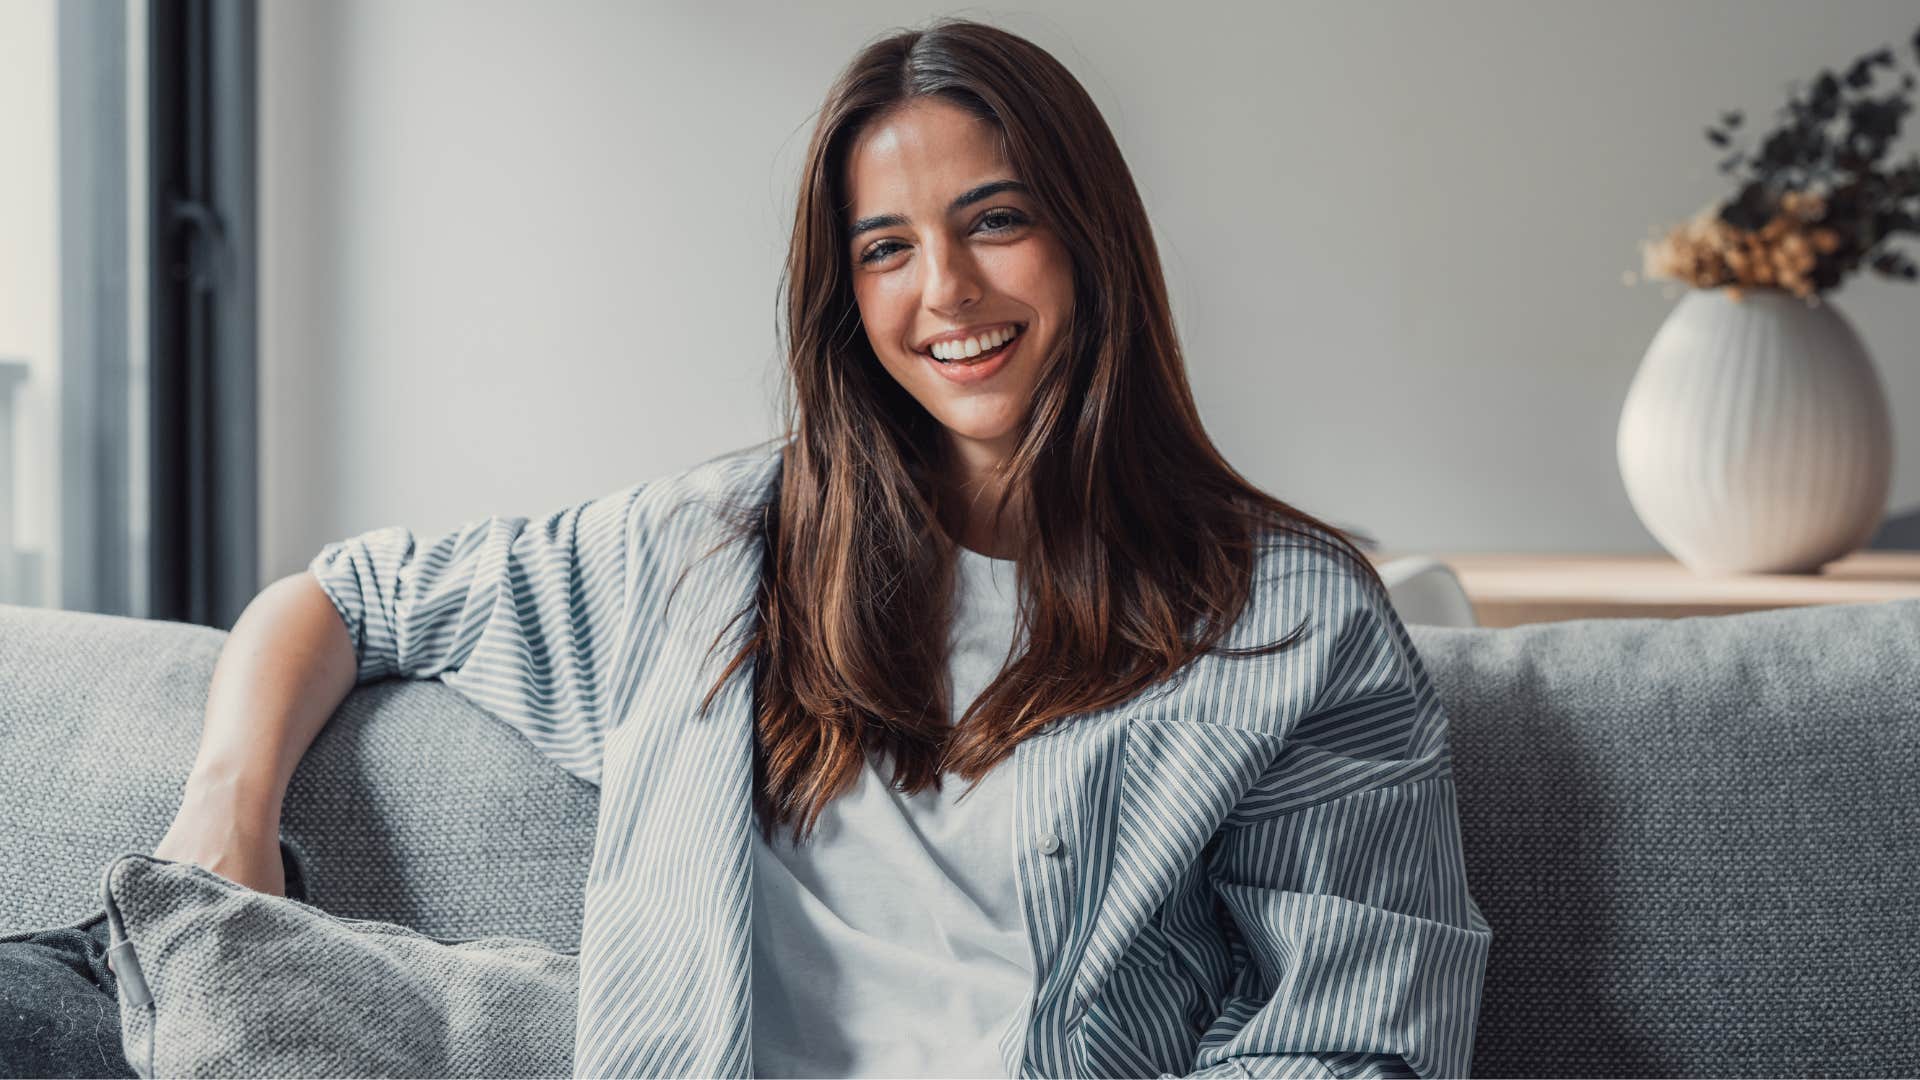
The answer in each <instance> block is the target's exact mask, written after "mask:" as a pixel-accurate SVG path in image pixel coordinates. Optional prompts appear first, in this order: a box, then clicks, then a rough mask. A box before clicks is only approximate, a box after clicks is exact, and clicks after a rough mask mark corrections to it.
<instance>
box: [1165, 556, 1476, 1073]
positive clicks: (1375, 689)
mask: <svg viewBox="0 0 1920 1080" xmlns="http://www.w3.org/2000/svg"><path fill="white" fill-rule="evenodd" d="M1334 595H1335V599H1334V601H1333V603H1332V604H1331V605H1330V607H1329V609H1328V610H1329V611H1331V612H1332V615H1331V617H1330V619H1329V621H1328V625H1330V626H1331V627H1332V628H1333V630H1334V634H1335V637H1334V638H1333V639H1332V641H1331V644H1330V648H1329V650H1328V652H1327V657H1328V659H1327V663H1326V664H1325V666H1324V668H1323V669H1322V670H1321V672H1320V675H1321V678H1320V679H1319V681H1318V685H1317V687H1316V689H1315V691H1314V693H1315V698H1314V702H1313V704H1312V706H1311V711H1310V712H1308V713H1306V714H1305V715H1303V716H1302V718H1301V720H1300V721H1299V723H1298V725H1297V726H1296V727H1295V729H1294V730H1293V731H1292V732H1291V733H1290V735H1289V737H1288V738H1287V739H1285V740H1284V741H1281V742H1280V743H1279V744H1278V746H1277V749H1276V752H1275V758H1274V760H1273V761H1272V763H1271V765H1270V766H1269V767H1268V768H1267V769H1266V771H1265V772H1264V773H1263V774H1262V775H1261V776H1260V778H1259V779H1258V780H1257V781H1256V782H1255V784H1254V785H1253V787H1252V788H1251V789H1250V790H1249V791H1248V792H1247V794H1246V796H1245V797H1244V798H1243V799H1242V800H1241V802H1240V803H1239V805H1237V806H1236V808H1235V809H1234V811H1233V813H1232V814H1230V815H1229V817H1228V819H1227V820H1226V822H1225V823H1224V824H1223V825H1222V827H1221V829H1220V831H1219V833H1218V834H1217V835H1216V837H1215V838H1214V843H1213V844H1212V845H1211V846H1210V848H1209V852H1210V854H1209V857H1208V858H1209V862H1208V872H1209V876H1210V878H1211V880H1212V882H1213V886H1214V890H1215V893H1216V895H1217V896H1218V898H1219V901H1220V905H1219V906H1220V908H1221V909H1223V910H1224V911H1225V912H1226V913H1227V914H1228V916H1229V917H1230V922H1231V925H1230V926H1228V927H1224V928H1223V929H1225V930H1226V931H1227V932H1228V936H1229V939H1230V941H1231V942H1232V946H1233V951H1234V954H1235V957H1236V961H1237V968H1236V970H1235V975H1234V979H1233V983H1232V985H1231V988H1230V990H1229V993H1228V995H1227V998H1226V1007H1225V1008H1224V1010H1223V1011H1222V1013H1221V1015H1220V1016H1219V1017H1218V1018H1217V1019H1216V1020H1215V1021H1214V1022H1213V1024H1212V1025H1211V1026H1210V1027H1209V1029H1208V1030H1207V1031H1206V1032H1205V1034H1204V1035H1203V1036H1202V1038H1201V1040H1200V1051H1199V1054H1198V1057H1197V1060H1196V1062H1195V1066H1194V1070H1193V1071H1191V1072H1190V1073H1189V1074H1188V1075H1191V1076H1335V1077H1355V1076H1418V1077H1456V1076H1467V1075H1469V1070H1470V1068H1471V1065H1472V1060H1473V1040H1474V1031H1475V1026H1476V1023H1477V1020H1478V1016H1479V1008H1480V994H1481V983H1482V978H1483V976H1484V974H1485V971H1486V965H1487V955H1488V949H1489V946H1490V945H1491V942H1492V939H1493V933H1492V930H1491V928H1490V927H1489V926H1488V924H1487V922H1486V920H1485V919H1484V918H1483V917H1482V915H1481V912H1480V910H1479V907H1478V906H1477V905H1476V904H1475V903H1474V901H1473V898H1472V896H1471V894H1470V893H1469V891H1468V886H1467V879H1466V871H1465V863H1464V858H1463V854H1462V850H1461V843H1460V827H1459V816H1458V812H1457V809H1456V805H1455V797H1454V795H1455V792H1454V781H1453V774H1452V767H1451V758H1450V755H1449V751H1448V746H1447V721H1446V714H1445V712H1444V710H1443V709H1442V707H1441V705H1440V702H1439V700H1438V698H1437V697H1436V695H1435V693H1434V690H1433V686H1432V684H1431V681H1430V680H1429V679H1428V676H1427V673H1426V671H1425V668H1424V667H1423V665H1422V664H1421V661H1420V658H1419V655H1418V654H1417V653H1416V652H1415V650H1414V648H1413V643H1412V641H1411V639H1410V638H1409V637H1408V635H1407V632H1406V628H1405V627H1404V626H1403V625H1402V624H1401V621H1400V619H1399V617H1398V615H1397V614H1396V613H1395V612H1394V610H1393V608H1392V606H1391V604H1390V602H1389V601H1388V599H1387V596H1386V594H1385V592H1384V591H1383V590H1381V589H1380V588H1379V587H1378V585H1377V583H1375V582H1372V581H1371V580H1369V579H1365V578H1363V577H1361V576H1359V575H1358V574H1348V573H1342V574H1341V575H1340V577H1339V587H1338V588H1337V589H1336V590H1335V591H1334Z"/></svg>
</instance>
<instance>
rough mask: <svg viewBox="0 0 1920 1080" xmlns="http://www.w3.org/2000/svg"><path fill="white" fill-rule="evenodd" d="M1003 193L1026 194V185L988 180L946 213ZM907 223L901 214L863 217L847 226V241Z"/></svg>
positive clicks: (958, 200) (961, 197) (948, 205)
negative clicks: (876, 230) (877, 230)
mask: <svg viewBox="0 0 1920 1080" xmlns="http://www.w3.org/2000/svg"><path fill="white" fill-rule="evenodd" d="M1003 191H1019V192H1026V191H1027V185H1025V184H1023V183H1021V182H1020V181H1018V180H989V181H987V182H986V183H984V184H981V185H980V186H979V187H975V188H969V189H967V190H966V191H963V192H961V193H960V196H959V197H958V198H956V199H954V200H953V201H952V202H951V203H948V204H947V213H949V214H951V213H953V212H954V211H955V210H960V209H963V208H965V207H968V206H972V205H973V204H974V203H977V202H979V201H980V200H982V199H991V198H992V197H994V196H995V195H998V194H1000V193H1001V192H1003ZM1029 194H1030V193H1029ZM907 223H908V222H907V219H906V217H905V216H904V215H901V214H878V215H875V216H874V217H863V218H861V219H859V220H858V221H855V222H854V223H853V224H852V225H849V226H847V239H848V240H857V239H859V238H860V234H861V233H864V232H871V231H873V230H874V229H890V228H892V227H893V226H895V225H905V224H907Z"/></svg>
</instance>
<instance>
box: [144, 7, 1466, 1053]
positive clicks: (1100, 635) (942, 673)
mask: <svg viewBox="0 0 1920 1080" xmlns="http://www.w3.org/2000/svg"><path fill="white" fill-rule="evenodd" d="M783 286H784V289H785V303H786V326H785V329H786V332H787V339H788V340H787V341H786V343H785V344H786V353H787V357H788V363H789V374H790V376H791V380H792V382H791V391H792V393H791V397H790V398H789V412H788V416H787V425H786V426H787V435H786V436H785V437H784V438H782V439H778V440H775V441H774V445H773V446H772V447H771V448H768V447H758V448H754V449H751V450H748V451H746V452H743V453H739V454H734V455H729V456H726V457H723V458H719V459H715V460H713V461H709V462H706V463H703V464H701V465H699V466H696V467H694V468H693V469H690V470H687V471H685V472H682V473H679V474H676V475H673V476H669V477H663V478H660V479H658V480H652V481H648V482H645V483H641V484H636V485H634V486H632V487H630V488H627V489H625V490H623V491H620V492H616V493H613V494H611V495H608V496H605V497H602V498H599V499H595V500H592V501H590V502H588V503H584V504H581V505H579V506H576V507H570V508H568V509H566V510H562V511H560V512H558V513H555V514H553V515H551V516H549V517H547V518H545V519H544V520H543V521H541V522H539V523H538V524H537V525H533V524H530V523H529V522H528V521H526V520H525V519H523V518H497V517H494V518H487V519H484V520H482V521H477V522H473V523H471V524H469V525H467V526H463V527H462V528H460V529H456V530H454V531H452V532H450V533H448V534H446V535H443V536H440V537H437V538H431V539H426V540H422V541H419V542H416V539H415V537H414V536H413V535H412V534H411V533H410V532H408V531H407V530H405V529H402V528H398V527H393V528H388V529H381V530H375V531H374V532H371V533H368V534H365V535H364V536H361V537H357V538H354V539H352V540H348V541H343V542H340V543H334V544H329V545H327V547H326V548H325V549H323V550H322V552H321V553H320V554H319V555H318V556H317V557H316V558H315V559H314V561H313V563H312V565H311V566H310V568H309V571H310V572H309V573H308V574H301V575H295V576H294V577H292V578H289V579H286V580H285V581H283V582H279V583H276V584H275V585H274V586H272V587H270V588H269V589H268V590H267V591H266V592H264V593H263V594H262V596H261V597H260V598H259V599H256V600H255V602H254V604H253V605H251V606H250V607H249V609H248V613H247V614H246V615H244V616H243V617H242V619H241V620H240V622H239V624H237V625H236V626H235V628H234V632H233V635H232V637H231V638H230V640H229V643H228V645H227V646H226V647H225V650H224V651H223V653H222V656H221V660H220V663H219V666H218V667H217V669H216V672H215V676H214V684H213V687H212V691H211V693H210V696H209V706H208V721H207V728H206V732H205V735H204V736H203V743H202V749H201V754H200V758H199V761H198V763H197V764H196V767H195V770H194V778H193V780H192V781H190V783H189V785H188V795H187V798H186V800H185V802H184V804H183V806H182V808H181V811H180V814H179V816H178V818H177V819H176V821H175V822H174V825H173V828H172V830H171V831H170V832H169V833H168V834H167V836H166V838H165V839H164V840H163V842H162V843H161V845H160V847H159V848H158V849H157V854H159V855H162V856H165V857H170V858H177V859H183V860H188V861H194V862H198V863H201V864H202V865H205V866H207V867H209V868H210V869H213V870H215V871H216V872H218V873H222V874H225V875H226V876H228V877H231V878H233V879H234V880H236V881H240V882H241V883H243V884H248V885H251V886H252V887H254V888H258V889H263V890H268V891H278V890H279V888H280V886H281V885H282V883H283V882H282V878H281V877H280V874H281V864H280V861H279V854H278V845H277V835H278V833H277V822H278V820H279V807H280V800H281V798H282V797H283V796H284V793H285V790H286V784H287V780H288V778H289V777H290V776H291V773H292V770H293V766H294V763H295V762H297V760H298V758H299V756H300V755H301V754H302V753H304V751H305V749H306V747H307V745H308V744H309V743H310V742H311V740H312V738H313V736H314V734H315V733H316V732H317V731H318V730H319V728H320V726H321V725H322V724H324V723H325V720H326V718H327V716H328V715H330V714H331V712H332V711H333V708H334V707H335V706H337V705H338V703H339V702H340V700H341V699H342V698H343V697H344V696H345V695H346V693H347V692H348V691H349V690H351V689H352V687H353V686H354V685H356V684H357V683H365V682H369V681H372V680H374V679H378V678H383V677H389V676H402V677H410V678H431V677H438V678H441V679H443V681H445V682H447V683H448V684H449V685H451V686H453V687H455V688H456V689H459V690H461V691H462V692H463V693H464V694H466V695H468V696H469V697H471V698H472V699H474V700H475V701H476V702H478V703H479V704H481V705H483V706H485V707H486V708H487V709H489V710H490V711H492V712H493V713H494V714H496V715H497V716H499V717H501V718H502V719H504V720H505V721H507V722H508V723H510V724H512V725H514V726H515V727H516V728H518V729H519V730H520V731H521V732H522V733H523V734H524V735H526V737H527V738H528V739H529V740H531V741H532V742H533V743H534V745H535V746H536V747H538V748H539V749H540V750H541V751H542V752H543V753H545V754H546V755H547V756H548V757H549V758H550V759H551V760H553V761H554V762H556V763H557V764H559V765H561V766H562V767H564V768H566V769H568V770H569V771H571V772H573V773H574V774H575V775H578V776H581V777H583V778H585V779H587V780H589V781H591V782H593V783H595V784H598V785H600V786H601V792H602V794H601V808H600V824H599V829H600V831H599V833H598V835H597V837H596V847H595V852H594V857H593V863H592V868H591V871H590V874H589V878H588V884H587V896H586V908H585V923H584V929H583V933H582V941H581V957H582V984H581V993H580V1015H579V1021H578V1027H577V1030H576V1033H575V1036H576V1044H575V1069H576V1071H577V1072H578V1073H580V1074H582V1075H603V1076H614V1075H618V1076H627V1075H749V1074H750V1073H758V1074H760V1075H775V1076H810V1075H841V1076H846V1075H892V1076H907V1075H959V1076H980V1075H1102V1076H1165V1075H1209V1076H1245V1075H1256V1076H1269V1075H1272V1076H1278V1075H1297V1076H1411V1075H1418V1076H1441V1075H1446V1076H1460V1075H1466V1073H1467V1070H1468V1066H1469V1064H1470V1061H1471V1054H1472V1043H1473V1032H1474V1028H1475V1023H1476V1019H1477V1012H1478V1003H1479V993H1480V984H1481V977H1482V973H1483V971H1484V967H1485V963H1486V956H1487V948H1488V944H1489V941H1490V939H1491V934H1490V931H1489V929H1488V927H1487V924H1486V923H1485V921H1484V920H1483V919H1482V918H1481V915H1480V912H1479V910H1478V908H1477V907H1476V906H1475V905H1474V902H1473V900H1472V898H1471V896H1470V895H1469V893H1468V891H1467V886H1466V881H1465V877H1464V872H1463V866H1462V859H1461V852H1460V847H1459V838H1458V824H1457V819H1456V816H1455V811H1454V805H1453V781H1452V775H1451V770H1450V763H1449V758H1448V752H1447V746H1446V719H1445V714H1444V712H1443V710H1442V708H1441V706H1440V703H1439V701H1438V700H1437V698H1436V696H1435V694H1434V690H1433V688H1432V685H1431V683H1430V681H1429V680H1428V678H1427V675H1426V672H1425V670H1424V668H1423V667H1422V665H1421V662H1420V658H1419V656H1418V655H1417V653H1415V651H1414V649H1413V646H1412V643H1411V641H1410V640H1409V638H1408V636H1407V634H1406V631H1405V629H1404V627H1403V626H1402V625H1401V623H1400V621H1399V620H1398V619H1397V618H1396V617H1395V615H1394V613H1393V610H1392V608H1391V607H1390V606H1389V604H1388V601H1387V598H1386V594H1385V590H1384V588H1383V587H1382V586H1381V584H1380V581H1379V579H1378V577H1377V576H1376V575H1375V574H1374V573H1373V571H1372V568H1371V566H1370V564H1369V563H1368V562H1367V560H1366V558H1365V557H1364V555H1362V554H1361V553H1360V552H1359V551H1358V550H1357V549H1356V548H1354V546H1353V545H1352V543H1351V541H1350V540H1349V539H1348V538H1347V537H1345V536H1344V535H1342V534H1341V532H1340V531H1339V530H1338V529H1335V528H1333V527H1332V526H1330V525H1327V524H1326V523H1324V522H1322V521H1320V520H1318V519H1316V518H1313V517H1311V516H1309V515H1307V514H1305V513H1303V512H1301V511H1299V510H1297V509H1295V508H1293V507H1291V506H1288V505H1287V504H1285V503H1283V502H1281V501H1279V500H1277V499H1274V498H1272V497H1271V496H1268V495H1266V494H1264V493H1262V492H1260V491H1259V490H1257V489H1256V488H1254V487H1253V486H1252V485H1251V484H1250V483H1248V482H1247V481H1245V480H1244V479H1243V478H1241V477H1240V476H1239V474H1238V473H1236V472H1235V471H1234V470H1233V469H1232V468H1231V467H1229V466H1228V465H1227V464H1226V462H1225V461H1223V460H1222V459H1221V457H1220V455H1219V454H1218V452H1217V451H1216V450H1215V449H1214V447H1213V446H1212V444H1211V442H1210V440H1209V439H1208V438H1207V436H1206V434H1205V432H1204V431H1203V429H1202V426H1201V423H1200V420H1199V416H1198V413H1197V410H1196V409H1195V406H1194V403H1193V400H1192V396H1191V393H1190V392H1189V389H1188V386H1187V381H1186V376H1185V372H1184V369H1183V363H1182V360H1181V354H1180V348H1179V344H1178V341H1177V340H1176V337H1175V334H1174V329H1173V325H1172V319H1171V315H1170V312H1169V306H1168V302H1167V296H1166V289H1165V286H1164V283H1163V281H1162V277H1161V273H1160V266H1159V260H1158V256H1157V254H1156V252H1155V249H1154V245H1153V241H1152V235H1151V230H1150V227H1149V224H1148V221H1147V218H1146V215H1145V213H1144V210H1143V208H1142V206H1141V203H1140V200H1139V197H1138V195H1137V193H1136V191H1135V189H1134V186H1133V183H1132V181H1131V179H1130V175H1129V172H1128V170H1127V167H1126V164H1125V162H1124V161H1123V159H1122V157H1121V155H1120V152H1119V149H1118V147H1117V146H1116V144H1115V142H1114V140H1113V137H1112V135H1111V133H1110V132H1109V130H1108V129H1107V127H1106V125H1105V123H1104V121H1103V120H1102V119H1101V117H1100V115H1099V113H1098V111H1097V109H1096V108H1095V106H1094V105H1093V103H1092V101H1091V99H1090V98H1089V97H1088V96H1087V94H1086V93H1085V91H1084V90H1083V89H1082V87H1081V86H1080V85H1079V83H1078V82H1076V81H1075V80H1074V78H1073V77H1072V76H1071V75H1070V74H1069V73H1068V72H1067V71H1066V70H1065V69H1064V68H1063V67H1062V66H1061V65H1060V64H1059V63H1058V62H1057V61H1055V60H1054V59H1053V58H1052V57H1051V56H1050V55H1048V54H1047V53H1046V52H1044V51H1043V50H1041V49H1039V48H1038V47H1036V46H1034V45H1033V44H1031V43H1029V42H1027V41H1025V40H1023V39H1021V38H1019V37H1016V36H1014V35H1012V34H1009V33H1006V32H1004V31H1001V30H997V29H995V28H992V27H989V26H984V25H981V24H978V23H973V22H965V21H939V22H936V23H933V24H932V25H930V26H929V27H928V28H927V29H924V30H921V31H913V32H906V33H901V34H898V35H895V36H892V37H889V38H886V39H885V40H881V41H878V42H877V43H875V44H873V45H871V46H869V47H867V48H866V49H864V50H863V51H862V52H861V53H860V54H859V55H858V56H856V57H855V58H854V60H853V62H852V63H851V65H850V66H849V67H848V68H847V69H846V71H845V72H844V73H843V74H842V75H841V77H840V78H839V80H838V81H837V82H836V83H835V84H834V86H833V87H832V89H831V91H830V92H829V94H828V98H827V101H826V104H825V107H824V108H823V110H822V112H821V114H820V118H819V122H818V126H817V128H816V130H815V133H814V136H813V140H812V143H811V146H810V148H809V151H808V156H807V163H806V168H805V172H804V175H803V176H802V181H801V186H800V193H799V201H798V207H797V213H796V216H795V224H794V234H793V242H792V247H791V253H790V256H789V261H788V264H787V268H786V274H785V276H784V279H783ZM263 718H265V719H264V720H263Z"/></svg>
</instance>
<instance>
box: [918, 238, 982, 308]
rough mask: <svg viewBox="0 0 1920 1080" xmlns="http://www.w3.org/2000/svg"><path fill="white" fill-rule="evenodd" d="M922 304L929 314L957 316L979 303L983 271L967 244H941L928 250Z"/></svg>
mask: <svg viewBox="0 0 1920 1080" xmlns="http://www.w3.org/2000/svg"><path fill="white" fill-rule="evenodd" d="M925 265H926V267H927V278H926V281H925V282H924V283H923V285H922V301H923V302H924V303H925V304H926V306H927V308H928V310H931V311H939V312H946V313H951V312H957V311H959V310H960V309H961V308H963V307H966V306H968V305H970V304H972V303H974V302H975V301H977V300H979V299H980V268H979V266H978V265H977V264H975V262H974V261H973V255H972V253H971V252H969V251H968V250H967V248H966V245H964V244H940V245H936V246H935V247H933V248H930V249H929V250H928V257H927V261H926V264H925Z"/></svg>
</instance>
